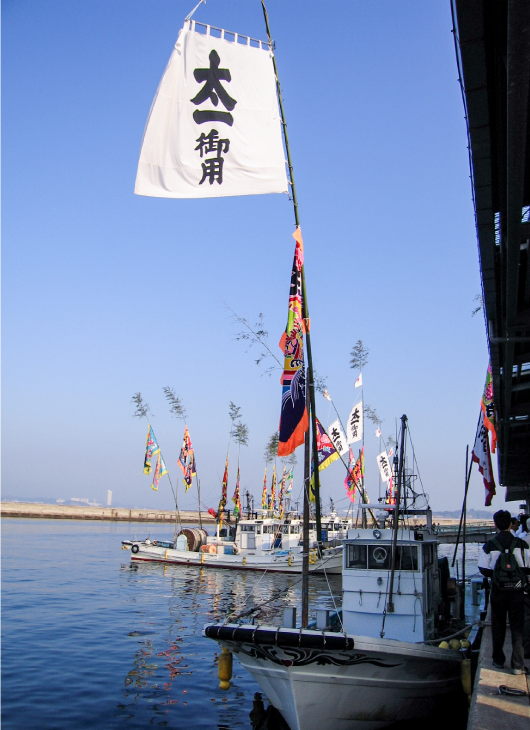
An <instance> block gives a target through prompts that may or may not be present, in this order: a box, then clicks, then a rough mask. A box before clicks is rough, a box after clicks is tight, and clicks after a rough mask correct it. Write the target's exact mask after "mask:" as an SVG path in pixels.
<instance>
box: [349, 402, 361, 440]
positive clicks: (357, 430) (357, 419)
mask: <svg viewBox="0 0 530 730" xmlns="http://www.w3.org/2000/svg"><path fill="white" fill-rule="evenodd" d="M346 431H347V434H348V443H349V444H354V443H355V442H356V441H360V440H361V439H362V437H363V402H362V401H360V402H359V403H357V404H356V405H354V406H353V408H352V409H351V413H350V417H349V418H348V425H347V426H346Z"/></svg>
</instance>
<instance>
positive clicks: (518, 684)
mask: <svg viewBox="0 0 530 730" xmlns="http://www.w3.org/2000/svg"><path fill="white" fill-rule="evenodd" d="M511 644H512V638H511V633H510V628H509V626H508V627H507V629H506V639H505V642H504V647H505V652H506V654H507V656H509V655H510V653H511ZM491 652H492V642H491V619H490V613H489V611H488V615H487V617H486V621H485V626H484V632H483V634H482V642H481V645H480V653H479V659H478V666H477V671H476V674H475V684H474V687H473V694H472V696H471V706H470V708H469V719H468V725H467V730H500V728H509V730H528V728H529V727H530V680H529V677H528V675H525V674H520V675H514V674H512V673H511V671H510V668H509V663H508V662H507V664H506V667H507V668H505V669H495V667H494V666H493V665H492V663H491ZM504 687H506V688H507V689H508V691H509V690H519V691H520V692H524V693H525V694H524V695H520V696H517V695H514V694H502V693H501V692H502V691H505V690H503V689H502V688H504Z"/></svg>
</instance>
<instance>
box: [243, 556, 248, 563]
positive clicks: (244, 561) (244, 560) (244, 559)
mask: <svg viewBox="0 0 530 730" xmlns="http://www.w3.org/2000/svg"><path fill="white" fill-rule="evenodd" d="M246 564H247V559H246V557H245V558H243V565H246Z"/></svg>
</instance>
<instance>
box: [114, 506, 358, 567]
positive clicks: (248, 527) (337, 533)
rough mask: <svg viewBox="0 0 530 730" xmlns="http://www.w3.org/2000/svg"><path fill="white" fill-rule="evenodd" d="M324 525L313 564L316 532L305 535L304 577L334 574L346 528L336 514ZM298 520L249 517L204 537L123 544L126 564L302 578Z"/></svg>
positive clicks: (187, 533) (188, 533) (189, 533)
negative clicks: (261, 572) (307, 546)
mask: <svg viewBox="0 0 530 730" xmlns="http://www.w3.org/2000/svg"><path fill="white" fill-rule="evenodd" d="M324 519H325V528H326V544H325V547H324V549H323V550H322V555H321V557H318V558H317V551H316V531H315V529H314V525H313V529H312V530H311V534H310V545H311V547H312V550H311V553H310V555H309V562H310V571H311V572H314V573H321V572H324V571H325V572H326V573H340V572H341V566H342V541H343V540H344V538H345V537H346V534H347V522H346V521H345V520H342V519H340V518H339V517H338V516H337V515H336V514H332V515H330V516H329V517H328V518H324ZM301 537H302V519H301V518H300V517H299V515H298V514H297V513H289V514H288V515H287V516H286V517H285V518H284V519H279V518H277V517H273V516H270V513H267V512H266V511H265V512H264V513H262V514H261V513H260V512H254V513H251V514H250V515H249V516H247V517H246V518H243V519H241V520H239V521H237V523H236V524H234V525H232V524H230V522H228V521H227V522H223V523H222V524H221V523H220V524H218V525H217V532H216V535H214V536H209V535H208V534H207V533H206V531H205V530H199V529H193V528H192V529H189V528H185V529H183V530H182V531H181V533H180V535H179V536H177V538H176V540H175V541H159V540H158V541H157V540H150V539H148V540H144V541H136V540H133V541H131V540H124V541H123V543H122V544H123V546H124V547H130V548H131V560H133V561H149V562H163V563H177V564H184V565H202V566H205V567H212V568H232V569H236V570H269V571H273V572H283V573H300V572H302V541H301Z"/></svg>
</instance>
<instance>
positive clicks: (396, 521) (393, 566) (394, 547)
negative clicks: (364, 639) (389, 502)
mask: <svg viewBox="0 0 530 730" xmlns="http://www.w3.org/2000/svg"><path fill="white" fill-rule="evenodd" d="M406 430H407V417H406V416H401V444H400V447H399V468H398V480H397V495H396V505H395V507H394V520H393V522H394V524H393V529H394V535H393V540H392V563H391V568H390V587H389V589H388V602H387V609H386V610H387V613H394V602H393V600H392V597H393V594H394V575H395V573H396V553H397V538H398V528H399V505H400V502H401V488H402V486H403V469H404V463H405V462H404V458H405V431H406Z"/></svg>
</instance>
